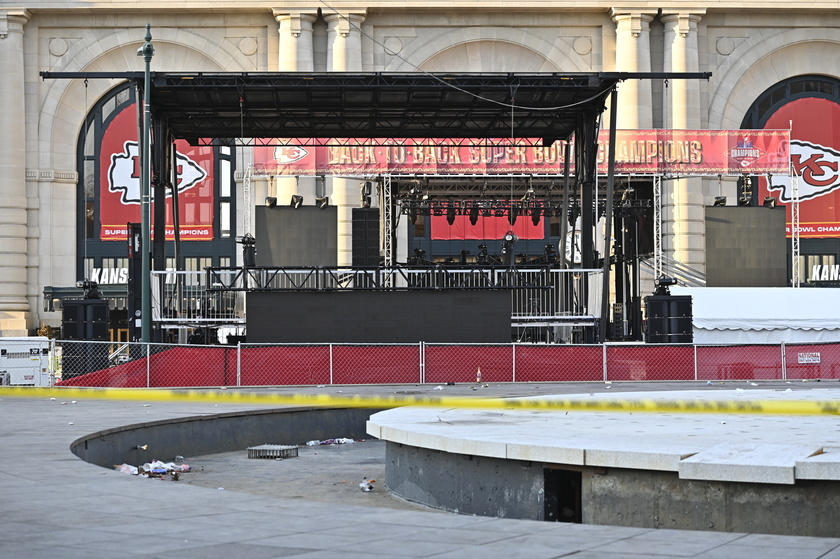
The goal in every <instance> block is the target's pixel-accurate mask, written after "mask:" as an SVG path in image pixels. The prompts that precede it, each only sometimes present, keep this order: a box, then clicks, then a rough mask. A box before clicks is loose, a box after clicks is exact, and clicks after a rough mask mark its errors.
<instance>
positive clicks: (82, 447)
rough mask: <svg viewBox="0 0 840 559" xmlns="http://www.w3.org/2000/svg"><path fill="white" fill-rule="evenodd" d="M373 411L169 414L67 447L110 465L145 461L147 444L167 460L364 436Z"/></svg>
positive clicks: (302, 409)
mask: <svg viewBox="0 0 840 559" xmlns="http://www.w3.org/2000/svg"><path fill="white" fill-rule="evenodd" d="M375 411H376V410H368V409H337V408H313V407H299V408H275V409H262V410H245V411H237V412H228V413H220V414H212V415H202V416H194V417H182V418H172V419H165V420H160V421H151V422H148V423H135V424H133V425H125V426H122V427H117V428H114V429H108V430H105V431H98V432H95V433H91V434H89V435H85V436H84V437H81V438H79V439H76V440H75V441H73V443H72V444H71V445H70V450H71V451H72V452H73V454H75V455H76V456H78V457H79V458H81V459H82V460H84V461H86V462H90V463H91V464H96V465H97V466H103V467H106V468H113V465H114V464H122V463H129V464H134V463H138V460H139V462H143V461H146V459H147V457H146V456H145V455H143V451H142V450H138V449H137V448H136V447H137V446H138V445H148V446H149V447H150V448H153V449H154V452H155V456H156V457H157V458H158V459H161V460H170V459H171V458H173V457H175V456H177V455H179V454H181V455H185V454H190V455H201V454H216V453H220V452H232V451H236V450H243V449H245V448H247V447H249V446H255V445H260V444H266V443H272V444H274V443H278V444H279V443H287V444H299V443H302V442H305V441H309V440H313V439H328V438H332V437H336V436H342V437H349V438H354V439H362V438H365V437H367V435H366V434H365V421H366V420H367V419H368V417H369V416H370V414H371V413H375Z"/></svg>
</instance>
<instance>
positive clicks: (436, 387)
mask: <svg viewBox="0 0 840 559" xmlns="http://www.w3.org/2000/svg"><path fill="white" fill-rule="evenodd" d="M435 390H443V386H435Z"/></svg>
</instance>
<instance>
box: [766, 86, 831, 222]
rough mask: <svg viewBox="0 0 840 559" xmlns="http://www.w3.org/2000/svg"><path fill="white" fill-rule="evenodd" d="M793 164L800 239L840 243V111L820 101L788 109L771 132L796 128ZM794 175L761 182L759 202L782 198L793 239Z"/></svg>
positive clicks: (798, 102)
mask: <svg viewBox="0 0 840 559" xmlns="http://www.w3.org/2000/svg"><path fill="white" fill-rule="evenodd" d="M791 124H792V125H793V128H792V129H791V140H790V151H791V164H792V166H793V170H794V172H795V173H796V174H797V176H798V177H799V178H798V183H799V200H800V203H799V236H800V237H801V238H821V237H822V238H828V237H840V105H838V104H837V103H835V102H834V101H830V100H828V99H821V98H816V97H811V98H804V99H796V100H794V101H791V102H789V103H786V104H784V105H782V106H781V107H780V108H779V109H778V110H777V111H776V112H775V113H773V116H771V117H770V119H769V120H768V121H767V124H766V126H767V127H768V128H770V127H776V126H790V125H791ZM791 186H792V185H791V178H790V175H789V174H788V173H781V174H779V175H778V176H777V175H775V174H774V175H773V176H772V177H771V183H770V184H768V182H767V180H766V179H765V178H764V177H760V178H759V200H763V199H764V196H773V197H777V198H778V199H779V201H780V202H781V203H782V204H787V210H786V211H787V212H788V216H787V234H788V237H790V236H791V215H790V203H791V202H792V201H793V192H792V188H791Z"/></svg>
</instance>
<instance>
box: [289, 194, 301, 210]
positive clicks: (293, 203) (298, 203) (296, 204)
mask: <svg viewBox="0 0 840 559" xmlns="http://www.w3.org/2000/svg"><path fill="white" fill-rule="evenodd" d="M289 205H290V206H291V207H293V208H294V209H298V208H299V207H301V206H302V205H303V196H298V195H297V194H295V195H294V196H292V201H291V202H290V203H289Z"/></svg>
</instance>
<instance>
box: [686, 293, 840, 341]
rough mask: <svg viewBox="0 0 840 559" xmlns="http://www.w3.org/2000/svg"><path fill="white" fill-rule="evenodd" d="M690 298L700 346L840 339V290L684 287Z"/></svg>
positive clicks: (695, 339) (693, 322)
mask: <svg viewBox="0 0 840 559" xmlns="http://www.w3.org/2000/svg"><path fill="white" fill-rule="evenodd" d="M671 295H691V302H692V312H693V319H692V324H693V326H694V343H696V344H741V343H782V342H785V343H793V342H827V341H831V342H836V341H840V289H833V288H800V289H793V288H785V287H754V288H753V287H680V286H674V287H672V288H671Z"/></svg>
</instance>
